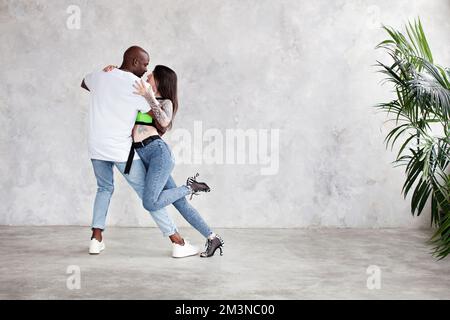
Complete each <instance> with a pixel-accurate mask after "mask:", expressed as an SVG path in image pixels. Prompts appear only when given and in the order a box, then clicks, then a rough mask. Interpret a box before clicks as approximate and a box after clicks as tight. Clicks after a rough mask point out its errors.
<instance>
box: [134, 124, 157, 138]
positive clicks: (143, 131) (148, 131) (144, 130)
mask: <svg viewBox="0 0 450 320" xmlns="http://www.w3.org/2000/svg"><path fill="white" fill-rule="evenodd" d="M154 135H158V131H157V130H156V128H155V127H152V126H145V125H142V124H135V125H134V127H133V141H134V142H141V141H142V140H144V139H145V138H148V137H150V136H154Z"/></svg>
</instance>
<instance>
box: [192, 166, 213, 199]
mask: <svg viewBox="0 0 450 320" xmlns="http://www.w3.org/2000/svg"><path fill="white" fill-rule="evenodd" d="M198 176H199V174H198V172H197V173H196V174H195V175H194V176H193V177H189V178H188V179H187V180H186V185H187V186H188V187H189V188H190V189H191V198H190V199H189V200H192V196H193V195H194V194H195V195H198V193H199V192H210V191H211V188H210V187H209V186H208V185H207V184H206V183H204V182H199V181H197V179H196V178H197V177H198Z"/></svg>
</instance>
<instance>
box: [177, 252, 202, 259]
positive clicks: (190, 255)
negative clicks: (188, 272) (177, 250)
mask: <svg viewBox="0 0 450 320" xmlns="http://www.w3.org/2000/svg"><path fill="white" fill-rule="evenodd" d="M198 254H199V253H198V252H197V253H193V254H189V255H187V256H173V255H172V258H176V259H180V258H186V257H192V256H196V255H198Z"/></svg>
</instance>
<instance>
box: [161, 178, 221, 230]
mask: <svg viewBox="0 0 450 320" xmlns="http://www.w3.org/2000/svg"><path fill="white" fill-rule="evenodd" d="M176 187H177V185H176V183H175V180H174V179H173V178H172V176H169V179H168V180H167V183H166V185H165V187H164V190H166V189H173V188H176ZM173 205H174V207H175V208H176V209H177V210H178V212H180V214H181V215H182V216H183V218H184V219H185V220H186V221H187V222H189V224H190V225H191V226H193V227H194V228H195V229H196V230H197V231H198V232H200V233H201V234H202V235H203V236H204V237H205V238H207V237H208V236H209V235H210V234H212V231H211V229H210V228H209V226H208V225H207V224H206V222H205V220H203V218H202V216H201V215H200V214H199V213H198V211H197V210H196V209H195V208H194V207H193V206H191V204H190V203H189V202H188V201H187V199H186V198H185V197H182V198H180V199H178V200H177V201H175V202H174V203H173Z"/></svg>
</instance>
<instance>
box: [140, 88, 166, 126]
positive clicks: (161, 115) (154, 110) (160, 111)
mask: <svg viewBox="0 0 450 320" xmlns="http://www.w3.org/2000/svg"><path fill="white" fill-rule="evenodd" d="M134 88H135V89H136V91H135V92H134V93H135V94H139V95H141V96H143V97H144V98H145V100H147V103H148V105H149V106H150V108H151V109H150V111H149V112H148V114H149V115H150V116H151V117H152V118H154V119H155V120H156V121H157V122H158V123H159V124H160V125H161V126H162V127H164V128H165V127H167V126H168V125H169V124H170V122H171V121H172V115H173V106H172V101H170V100H167V99H166V100H163V101H162V102H159V101H158V99H156V98H155V94H154V92H153V89H152V87H151V86H149V87H148V88H146V87H145V84H144V81H142V80H141V81H136V84H135V85H134Z"/></svg>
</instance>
